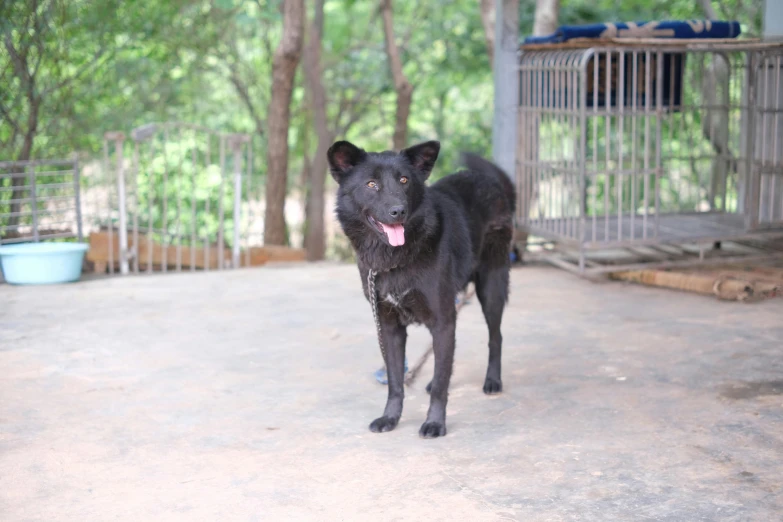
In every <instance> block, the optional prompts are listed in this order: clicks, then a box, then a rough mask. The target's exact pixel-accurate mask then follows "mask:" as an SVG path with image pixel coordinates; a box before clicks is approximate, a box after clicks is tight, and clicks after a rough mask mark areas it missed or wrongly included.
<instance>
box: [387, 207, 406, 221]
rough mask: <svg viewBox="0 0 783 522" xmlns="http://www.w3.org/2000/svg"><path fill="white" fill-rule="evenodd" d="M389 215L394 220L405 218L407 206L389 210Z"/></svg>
mask: <svg viewBox="0 0 783 522" xmlns="http://www.w3.org/2000/svg"><path fill="white" fill-rule="evenodd" d="M389 214H391V217H393V218H401V217H405V206H403V205H396V206H394V207H392V208H390V209H389Z"/></svg>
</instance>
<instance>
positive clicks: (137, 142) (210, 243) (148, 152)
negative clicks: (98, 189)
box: [90, 122, 254, 274]
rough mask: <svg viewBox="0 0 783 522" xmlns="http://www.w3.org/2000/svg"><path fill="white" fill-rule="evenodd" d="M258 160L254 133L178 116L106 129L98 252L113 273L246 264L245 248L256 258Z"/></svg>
mask: <svg viewBox="0 0 783 522" xmlns="http://www.w3.org/2000/svg"><path fill="white" fill-rule="evenodd" d="M252 161H253V160H252V147H251V139H250V136H249V135H247V134H223V133H219V132H216V131H214V130H211V129H207V128H203V127H199V126H195V125H190V124H184V123H176V122H170V123H160V124H149V125H145V126H142V127H139V128H137V129H135V130H133V131H132V132H131V133H130V139H129V140H126V136H125V134H124V133H122V132H109V133H106V134H105V136H104V158H103V169H102V170H103V173H104V179H103V180H102V182H101V184H102V185H103V186H104V187H106V198H107V202H106V205H105V207H104V208H105V209H106V212H105V214H104V215H101V216H98V223H97V225H98V227H99V231H98V232H96V233H95V234H96V235H95V236H94V237H92V240H91V253H90V255H91V256H92V257H93V258H94V259H97V260H98V261H99V264H100V265H103V264H105V265H106V270H107V271H108V272H109V273H110V274H112V273H114V272H115V271H119V272H120V273H123V274H126V273H130V272H134V273H139V272H153V271H163V272H166V271H169V270H172V271H182V270H191V271H195V270H202V269H203V270H210V269H224V268H231V267H239V266H240V265H241V264H242V259H240V256H241V254H242V251H243V250H244V253H245V256H247V257H246V259H245V264H249V262H250V261H249V256H250V248H249V237H250V233H249V228H250V225H251V223H252V221H253V219H254V216H253V215H252V212H253V208H252V205H250V204H249V202H248V199H247V198H248V194H250V193H251V191H252V189H253V187H252V186H251V182H252V176H251V173H252V172H251V169H252ZM98 236H100V237H98ZM243 246H244V247H245V248H244V249H243V248H242V247H243ZM98 271H103V268H99V269H98Z"/></svg>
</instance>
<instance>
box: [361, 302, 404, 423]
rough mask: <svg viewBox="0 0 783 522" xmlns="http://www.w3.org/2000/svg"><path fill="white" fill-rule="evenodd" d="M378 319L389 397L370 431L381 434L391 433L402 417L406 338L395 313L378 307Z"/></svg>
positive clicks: (386, 308)
mask: <svg viewBox="0 0 783 522" xmlns="http://www.w3.org/2000/svg"><path fill="white" fill-rule="evenodd" d="M378 319H379V320H380V321H381V336H382V338H383V344H384V347H385V348H386V374H387V378H388V380H389V383H388V386H389V396H388V398H387V400H386V409H385V410H384V411H383V416H382V417H378V418H377V419H375V420H374V421H372V423H370V431H373V432H375V433H381V432H384V431H391V430H393V429H394V428H395V427H396V426H397V423H398V422H399V421H400V416H402V402H403V398H404V396H405V390H404V386H403V383H404V380H405V341H406V339H407V337H408V333H407V330H406V328H405V326H403V325H402V324H400V322H399V320H398V318H397V313H396V312H394V311H393V310H390V309H389V308H388V307H386V306H380V310H378Z"/></svg>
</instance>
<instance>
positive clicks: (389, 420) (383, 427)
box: [370, 417, 400, 433]
mask: <svg viewBox="0 0 783 522" xmlns="http://www.w3.org/2000/svg"><path fill="white" fill-rule="evenodd" d="M399 420H400V419H395V418H393V417H378V418H377V419H375V420H374V421H372V422H371V423H370V431H371V432H373V433H383V432H384V431H391V430H393V429H394V428H396V427H397V422H399Z"/></svg>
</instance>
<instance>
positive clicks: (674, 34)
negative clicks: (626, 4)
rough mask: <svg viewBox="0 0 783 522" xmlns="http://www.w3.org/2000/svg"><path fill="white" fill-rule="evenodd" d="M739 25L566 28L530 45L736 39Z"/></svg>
mask: <svg viewBox="0 0 783 522" xmlns="http://www.w3.org/2000/svg"><path fill="white" fill-rule="evenodd" d="M740 32H742V30H741V29H740V24H739V22H736V21H730V22H719V21H711V20H664V21H661V22H618V23H606V24H589V25H563V26H560V27H559V28H558V29H557V31H555V32H554V34H551V35H549V36H529V37H527V38H525V43H526V44H546V43H562V42H567V41H568V40H571V39H574V38H736V37H738V36H739V35H740Z"/></svg>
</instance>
